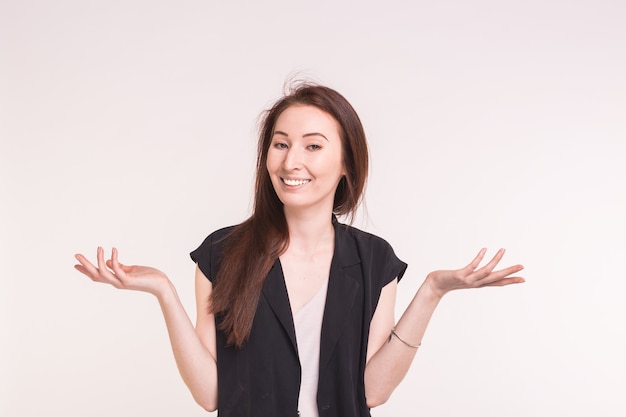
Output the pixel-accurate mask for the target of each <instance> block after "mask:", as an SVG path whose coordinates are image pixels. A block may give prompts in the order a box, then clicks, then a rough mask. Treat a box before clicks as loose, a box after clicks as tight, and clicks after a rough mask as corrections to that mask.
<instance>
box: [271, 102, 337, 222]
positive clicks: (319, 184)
mask: <svg viewBox="0 0 626 417" xmlns="http://www.w3.org/2000/svg"><path fill="white" fill-rule="evenodd" d="M339 132H340V128H339V124H338V123H337V121H336V120H335V119H334V118H333V117H332V116H331V115H330V114H328V113H326V112H324V111H322V110H320V109H319V108H317V107H314V106H309V105H292V106H290V107H288V108H287V109H285V110H284V111H283V112H282V113H281V115H280V116H279V117H278V119H277V120H276V125H275V126H274V133H273V137H272V141H271V143H270V147H269V150H268V153H267V171H268V173H269V175H270V178H271V180H272V185H273V186H274V190H275V191H276V194H277V195H278V198H280V201H282V203H283V204H284V207H285V209H286V210H305V209H311V208H315V209H321V210H328V211H329V214H330V213H331V212H332V209H333V201H334V197H335V191H336V189H337V185H338V184H339V181H340V180H341V177H342V176H343V175H345V168H344V166H343V156H342V151H341V149H342V142H341V136H340V133H339Z"/></svg>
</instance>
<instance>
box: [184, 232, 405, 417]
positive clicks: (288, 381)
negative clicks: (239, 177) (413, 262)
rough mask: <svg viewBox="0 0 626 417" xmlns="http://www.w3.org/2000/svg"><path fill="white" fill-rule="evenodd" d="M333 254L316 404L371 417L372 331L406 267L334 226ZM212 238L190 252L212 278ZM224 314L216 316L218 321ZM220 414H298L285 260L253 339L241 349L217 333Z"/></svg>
mask: <svg viewBox="0 0 626 417" xmlns="http://www.w3.org/2000/svg"><path fill="white" fill-rule="evenodd" d="M334 225H335V250H334V254H333V260H332V263H331V268H330V277H329V281H328V293H327V297H326V305H325V309H324V317H323V321H322V335H321V346H320V368H319V384H318V393H317V405H318V410H319V414H320V417H366V416H368V417H369V416H370V412H369V408H368V407H367V405H366V402H365V386H364V382H363V377H364V372H365V360H366V354H367V341H368V336H369V326H370V322H371V320H372V317H373V315H374V312H375V310H376V306H377V304H378V299H379V297H380V292H381V290H382V288H383V287H384V286H385V285H386V284H388V283H389V282H391V281H392V280H393V279H394V278H396V277H397V278H398V279H400V278H401V277H402V275H403V274H404V271H405V270H406V267H407V265H406V264H405V263H404V262H402V261H400V260H399V259H398V258H397V257H396V256H395V254H394V252H393V249H392V248H391V246H390V245H389V244H388V243H387V242H386V241H384V240H383V239H381V238H379V237H377V236H374V235H372V234H369V233H366V232H363V231H361V230H358V229H356V228H353V227H350V226H346V225H342V224H339V223H337V222H336V221H335V222H334ZM231 230H232V227H229V228H225V229H221V230H218V231H216V232H214V233H212V234H211V235H209V236H208V237H207V238H206V239H205V241H204V242H203V243H202V245H200V247H199V248H198V249H196V250H195V251H193V252H192V253H191V257H192V259H193V260H194V261H195V262H197V263H198V266H199V268H200V270H201V271H202V272H203V273H204V275H205V276H207V277H208V278H209V279H211V280H212V279H213V277H215V276H216V274H217V270H218V268H219V259H220V256H221V253H222V252H223V248H224V238H226V237H227V236H228V233H229V232H230V231H231ZM219 320H220V317H219V316H218V317H216V321H217V322H218V323H219ZM217 368H218V415H219V416H220V417H296V416H297V415H298V410H297V407H298V393H299V390H300V362H299V358H298V351H297V344H296V333H295V328H294V324H293V318H292V314H291V308H290V304H289V299H288V296H287V288H286V286H285V281H284V278H283V274H282V269H281V266H280V261H279V260H276V262H275V263H274V266H273V267H272V269H271V270H270V272H269V274H268V276H267V278H266V280H265V282H264V284H263V290H262V294H261V297H260V299H259V304H258V308H257V311H256V315H255V318H254V322H253V326H252V331H251V333H250V338H249V340H248V341H247V342H246V343H245V344H244V346H243V347H242V348H240V349H237V348H235V347H232V346H227V345H226V336H225V334H223V333H222V332H221V331H218V332H217Z"/></svg>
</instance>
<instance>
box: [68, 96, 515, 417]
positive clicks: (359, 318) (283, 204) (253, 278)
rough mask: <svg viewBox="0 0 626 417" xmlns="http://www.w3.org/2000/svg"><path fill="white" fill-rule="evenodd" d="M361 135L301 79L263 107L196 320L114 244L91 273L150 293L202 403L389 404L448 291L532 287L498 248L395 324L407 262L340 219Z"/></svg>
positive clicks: (304, 409)
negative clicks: (245, 186) (243, 191)
mask: <svg viewBox="0 0 626 417" xmlns="http://www.w3.org/2000/svg"><path fill="white" fill-rule="evenodd" d="M367 170H368V151H367V143H366V139H365V133H364V132H363V127H362V125H361V122H360V120H359V118H358V116H357V114H356V112H355V111H354V109H353V108H352V106H351V105H350V104H349V103H348V102H347V101H346V99H345V98H344V97H343V96H341V95H340V94H339V93H337V92H336V91H334V90H332V89H329V88H326V87H322V86H316V85H300V86H298V87H296V88H295V89H294V90H293V91H292V92H291V93H290V94H289V95H287V96H285V97H283V98H281V99H280V100H279V101H278V102H277V103H276V104H275V105H274V106H273V107H272V108H271V109H270V110H269V111H268V112H267V113H266V115H265V119H264V121H263V124H262V127H261V134H260V138H259V146H258V159H257V174H256V189H255V201H254V212H253V214H252V216H251V217H250V218H249V219H247V220H246V221H245V222H243V223H241V224H239V225H237V226H234V227H228V228H225V229H221V230H218V231H216V232H214V233H212V234H211V235H209V236H208V237H207V238H206V239H205V241H204V242H203V243H202V244H201V245H200V247H199V248H198V249H196V250H195V251H193V252H192V253H191V257H192V259H193V260H194V261H195V262H196V263H197V268H196V277H195V285H196V301H197V307H198V308H197V319H196V326H195V327H194V326H193V325H192V323H191V321H190V320H189V318H188V316H187V314H186V312H185V310H184V308H183V307H182V305H181V303H180V300H179V299H178V296H177V295H176V291H175V289H174V287H173V285H172V284H171V282H170V281H169V280H168V278H167V276H166V275H165V274H164V273H162V272H161V271H159V270H157V269H154V268H150V267H144V266H126V265H122V264H121V263H120V262H119V260H118V253H117V250H116V249H115V248H114V249H113V251H112V254H111V258H110V259H109V260H106V261H105V258H104V251H103V249H102V248H98V251H97V265H94V264H92V263H90V262H89V261H88V260H87V259H86V258H85V257H84V256H83V255H76V258H77V260H78V262H79V264H78V265H76V269H78V270H79V271H80V272H82V273H83V274H85V275H87V276H88V277H90V278H91V279H92V280H94V281H97V282H104V283H108V284H111V285H113V286H115V287H117V288H126V289H133V290H138V291H146V292H149V293H152V294H154V295H155V296H156V297H157V299H158V301H159V303H160V306H161V309H162V310H163V315H164V317H165V321H166V324H167V329H168V332H169V335H170V340H171V344H172V349H173V352H174V357H175V359H176V363H177V365H178V369H179V370H180V374H181V376H182V378H183V380H184V381H185V383H186V384H187V386H188V387H189V390H190V391H191V393H192V394H193V397H194V398H195V400H196V401H197V402H198V404H200V405H201V406H202V407H204V408H205V409H207V410H210V411H212V410H216V409H217V410H219V411H218V412H219V415H220V416H224V417H227V416H236V417H242V416H254V417H262V416H267V417H277V416H280V417H282V416H303V417H316V416H336V417H351V416H355V417H357V416H358V417H363V416H369V415H370V408H371V407H375V406H377V405H379V404H382V403H384V402H385V401H386V400H387V399H388V398H389V396H390V395H391V393H392V391H393V390H394V389H395V387H396V386H397V385H398V384H399V383H400V381H401V380H402V378H403V377H404V375H405V374H406V372H407V371H408V369H409V366H410V364H411V362H412V360H413V358H414V356H415V353H416V351H417V348H418V347H419V345H420V341H421V339H422V336H423V335H424V332H425V330H426V327H427V325H428V322H429V320H430V317H431V315H432V314H433V311H434V310H435V308H436V306H437V304H438V303H439V301H440V300H441V298H442V297H443V296H444V294H446V293H447V292H449V291H451V290H455V289H461V288H477V287H484V286H503V285H509V284H514V283H521V282H524V279H523V278H521V277H515V276H512V275H514V274H515V273H517V272H519V271H520V270H522V268H523V267H522V266H521V265H515V266H511V267H507V268H504V269H500V270H496V269H495V268H496V266H497V265H498V263H499V262H500V260H501V258H502V256H503V254H504V250H500V251H498V253H497V254H496V255H495V256H494V257H493V259H491V260H490V261H489V262H488V263H487V264H486V265H485V266H483V267H480V268H479V264H480V263H481V261H482V259H483V257H484V255H485V249H483V250H481V251H480V252H479V253H478V255H477V256H476V257H475V258H474V259H473V260H472V261H471V262H470V263H469V264H468V265H467V266H466V267H464V268H461V269H458V270H442V271H435V272H431V273H430V274H428V276H427V277H426V279H425V281H424V283H423V284H422V286H421V287H420V289H419V290H418V292H417V293H416V294H415V296H414V298H413V300H412V301H411V303H410V304H409V306H408V308H407V309H406V311H405V312H404V314H403V315H402V317H401V318H400V320H399V321H398V322H397V323H396V322H395V319H394V303H395V297H396V287H397V283H398V281H399V280H400V279H401V278H402V276H403V274H404V272H405V270H406V267H407V265H406V264H405V263H404V262H402V261H400V260H399V259H398V258H397V257H396V256H395V254H394V252H393V250H392V248H391V246H390V245H389V244H388V243H387V242H385V241H384V240H383V239H381V238H379V237H377V236H374V235H371V234H368V233H366V232H363V231H360V230H358V229H356V228H353V227H351V226H347V225H344V224H341V223H339V222H338V221H337V218H336V216H343V217H348V218H350V217H351V216H352V215H354V213H355V211H356V209H357V207H358V205H359V202H360V200H361V197H362V193H363V189H364V185H365V180H366V177H367Z"/></svg>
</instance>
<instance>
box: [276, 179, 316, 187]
mask: <svg viewBox="0 0 626 417" xmlns="http://www.w3.org/2000/svg"><path fill="white" fill-rule="evenodd" d="M281 180H283V182H284V183H285V185H288V186H290V187H297V186H298V185H304V184H308V183H309V182H311V180H293V179H288V178H281Z"/></svg>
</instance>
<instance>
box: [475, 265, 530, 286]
mask: <svg viewBox="0 0 626 417" xmlns="http://www.w3.org/2000/svg"><path fill="white" fill-rule="evenodd" d="M522 269H524V266H523V265H513V266H510V267H508V268H504V269H501V270H499V271H493V272H491V273H489V274H488V275H487V276H486V277H483V278H481V279H478V280H476V282H475V283H474V285H476V286H477V287H482V286H485V285H491V284H492V283H494V282H498V281H500V280H502V279H509V278H513V277H510V275H512V274H516V273H518V272H519V271H521V270H522Z"/></svg>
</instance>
